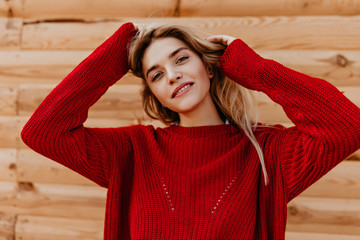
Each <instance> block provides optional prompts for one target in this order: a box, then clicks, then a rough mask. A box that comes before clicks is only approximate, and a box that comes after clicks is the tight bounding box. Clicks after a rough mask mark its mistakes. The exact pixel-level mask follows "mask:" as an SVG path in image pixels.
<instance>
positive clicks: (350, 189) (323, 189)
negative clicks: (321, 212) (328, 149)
mask: <svg viewBox="0 0 360 240" xmlns="http://www.w3.org/2000/svg"><path fill="white" fill-rule="evenodd" d="M359 172H360V162H359V161H343V162H341V163H339V165H337V166H336V167H335V168H334V169H332V170H331V171H330V172H328V173H327V174H326V175H325V176H323V177H322V178H321V179H320V180H318V181H317V182H316V183H314V184H313V185H312V186H310V187H309V188H308V189H306V190H305V191H304V192H303V193H301V196H302V197H327V198H352V199H360V174H359Z"/></svg>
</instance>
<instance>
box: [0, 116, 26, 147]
mask: <svg viewBox="0 0 360 240" xmlns="http://www.w3.org/2000/svg"><path fill="white" fill-rule="evenodd" d="M27 118H28V117H22V118H19V117H16V116H0V148H16V147H19V146H21V145H23V143H22V140H21V138H20V132H21V129H22V126H23V124H25V119H27Z"/></svg>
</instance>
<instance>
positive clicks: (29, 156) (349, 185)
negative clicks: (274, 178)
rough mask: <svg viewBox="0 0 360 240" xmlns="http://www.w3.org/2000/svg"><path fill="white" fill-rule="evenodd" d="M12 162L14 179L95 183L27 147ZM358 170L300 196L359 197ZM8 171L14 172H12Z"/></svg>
mask: <svg viewBox="0 0 360 240" xmlns="http://www.w3.org/2000/svg"><path fill="white" fill-rule="evenodd" d="M0 154H1V152H0ZM16 165H17V168H16V175H17V176H18V177H17V179H18V181H22V182H38V183H57V184H76V185H95V184H94V183H93V182H91V181H89V180H87V179H86V178H84V177H82V176H81V175H79V174H77V173H75V172H73V171H71V170H70V169H68V168H66V167H63V166H61V165H60V164H58V163H56V162H54V161H51V160H50V159H48V158H46V157H43V156H41V155H40V154H37V153H36V152H34V151H32V150H31V149H20V150H19V153H18V159H17V161H16ZM359 172H360V161H343V162H342V163H340V164H339V165H338V166H336V167H335V168H334V169H332V170H331V171H330V172H329V173H328V174H326V175H325V176H323V177H322V178H321V179H320V180H319V181H317V182H316V183H315V184H313V185H312V186H310V188H308V189H307V190H305V191H304V192H303V193H302V194H301V196H305V197H329V198H353V199H360V175H359ZM12 174H13V175H14V173H12Z"/></svg>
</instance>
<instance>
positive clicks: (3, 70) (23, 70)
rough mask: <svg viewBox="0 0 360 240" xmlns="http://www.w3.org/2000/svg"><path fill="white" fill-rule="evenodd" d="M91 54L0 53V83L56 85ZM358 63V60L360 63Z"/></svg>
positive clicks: (124, 80) (127, 81)
mask: <svg viewBox="0 0 360 240" xmlns="http://www.w3.org/2000/svg"><path fill="white" fill-rule="evenodd" d="M90 53H91V51H0V55H1V56H3V57H2V58H0V83H1V85H6V86H18V85H19V84H26V83H31V84H34V83H37V84H49V83H59V82H60V81H61V80H62V79H63V78H65V77H66V75H68V74H69V73H70V72H71V71H72V70H73V69H74V68H75V67H76V66H77V65H78V64H79V63H80V62H81V61H82V60H83V59H85V58H86V57H87V56H89V54H90ZM359 62H360V61H359ZM140 82H141V80H140V79H138V78H135V77H133V76H132V75H131V74H127V75H125V76H124V77H123V78H122V79H121V81H119V82H118V83H117V84H139V83H140Z"/></svg>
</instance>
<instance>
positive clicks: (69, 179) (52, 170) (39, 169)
mask: <svg viewBox="0 0 360 240" xmlns="http://www.w3.org/2000/svg"><path fill="white" fill-rule="evenodd" d="M0 154H1V152H0ZM0 156H1V155H0ZM16 165H17V168H16V175H17V179H18V181H20V182H37V183H56V184H76V185H92V186H97V185H96V184H95V183H93V182H92V181H90V180H88V179H86V178H85V177H83V176H81V175H80V174H78V173H76V172H74V171H72V170H70V169H68V168H66V167H64V166H62V165H60V164H59V163H56V162H54V161H52V160H50V159H48V158H46V157H44V156H42V155H40V154H38V153H36V152H35V151H33V150H31V149H20V150H19V153H18V158H17V161H16Z"/></svg>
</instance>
